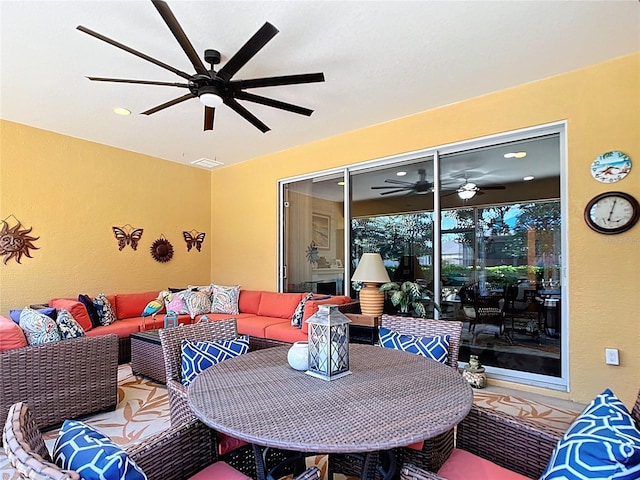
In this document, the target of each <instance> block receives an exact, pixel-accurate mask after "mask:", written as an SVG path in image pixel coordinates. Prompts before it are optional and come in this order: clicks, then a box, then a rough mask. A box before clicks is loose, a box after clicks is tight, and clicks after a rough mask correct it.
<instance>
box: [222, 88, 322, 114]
mask: <svg viewBox="0 0 640 480" xmlns="http://www.w3.org/2000/svg"><path fill="white" fill-rule="evenodd" d="M235 97H236V98H237V99H238V100H247V101H248V102H255V103H259V104H261V105H266V106H268V107H274V108H279V109H281V110H286V111H288V112H293V113H299V114H300V115H306V116H307V117H309V116H311V114H312V113H313V110H309V109H308V108H304V107H299V106H297V105H292V104H290V103H285V102H281V101H280V100H274V99H272V98H267V97H262V96H260V95H254V94H253V93H248V92H237V93H236V94H235Z"/></svg>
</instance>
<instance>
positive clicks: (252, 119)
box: [224, 98, 271, 133]
mask: <svg viewBox="0 0 640 480" xmlns="http://www.w3.org/2000/svg"><path fill="white" fill-rule="evenodd" d="M224 104H225V105H226V106H228V107H229V108H231V109H232V110H233V111H235V112H236V113H237V114H238V115H240V116H241V117H243V118H244V119H245V120H247V121H248V122H249V123H251V124H252V125H253V126H254V127H256V128H257V129H258V130H260V131H261V132H262V133H267V132H268V131H269V130H271V129H270V128H269V127H267V126H266V125H265V124H264V123H262V122H261V121H260V120H258V118H257V117H256V116H255V115H254V114H253V113H251V112H250V111H249V110H247V109H246V108H244V107H243V106H242V105H240V104H239V103H238V102H236V101H235V100H234V99H233V98H227V99H225V101H224Z"/></svg>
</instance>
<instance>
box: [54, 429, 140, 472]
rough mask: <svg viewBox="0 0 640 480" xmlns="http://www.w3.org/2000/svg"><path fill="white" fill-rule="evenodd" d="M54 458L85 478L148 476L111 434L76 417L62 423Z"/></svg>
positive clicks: (58, 463) (67, 468) (57, 462)
mask: <svg viewBox="0 0 640 480" xmlns="http://www.w3.org/2000/svg"><path fill="white" fill-rule="evenodd" d="M53 461H54V462H55V463H56V465H58V466H59V467H60V468H63V469H65V470H74V471H76V472H78V473H79V474H80V476H81V477H82V478H83V480H100V479H104V478H117V479H120V480H146V479H147V476H146V475H145V474H144V472H143V471H142V470H141V469H140V467H139V466H138V465H137V464H136V462H134V461H133V460H132V459H131V458H130V457H129V455H127V453H126V452H125V451H123V450H122V449H121V448H120V447H118V446H117V445H116V444H115V443H113V441H112V440H111V439H110V438H109V437H106V436H105V435H103V434H102V433H100V432H99V431H97V430H95V429H94V428H93V427H91V426H89V425H87V424H85V423H82V422H79V421H77V420H65V422H64V423H63V424H62V428H61V429H60V432H59V433H58V437H57V438H56V441H55V444H54V446H53Z"/></svg>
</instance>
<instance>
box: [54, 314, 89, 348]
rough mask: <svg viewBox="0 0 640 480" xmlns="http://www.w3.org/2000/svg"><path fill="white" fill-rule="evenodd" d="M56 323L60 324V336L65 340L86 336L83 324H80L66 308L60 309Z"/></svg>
mask: <svg viewBox="0 0 640 480" xmlns="http://www.w3.org/2000/svg"><path fill="white" fill-rule="evenodd" d="M56 323H57V324H58V330H60V336H61V337H62V338H63V339H64V340H68V339H70V338H78V337H84V329H83V328H82V326H80V324H79V323H78V322H77V321H76V319H75V318H73V316H72V315H71V314H70V313H69V312H68V311H67V310H65V309H64V308H61V309H60V310H59V311H58V318H56Z"/></svg>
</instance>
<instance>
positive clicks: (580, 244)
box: [0, 54, 640, 404]
mask: <svg viewBox="0 0 640 480" xmlns="http://www.w3.org/2000/svg"><path fill="white" fill-rule="evenodd" d="M560 120H566V121H567V125H568V135H567V138H568V166H567V179H568V186H569V218H567V219H565V221H566V225H567V228H568V233H569V248H568V252H567V254H568V259H569V291H568V299H569V307H570V317H569V324H570V328H569V332H568V334H569V342H570V372H569V374H570V393H569V395H568V397H569V398H571V399H573V400H575V401H578V402H585V401H588V400H589V399H590V398H592V397H593V396H594V395H595V394H596V393H597V392H599V391H601V390H602V389H603V388H604V387H605V386H608V387H611V388H612V389H613V390H614V391H615V392H616V393H617V394H618V395H619V396H620V397H621V398H622V400H623V401H625V402H626V403H627V404H630V403H631V402H632V400H633V399H634V398H635V394H636V392H637V389H638V387H639V386H640V348H638V347H639V346H640V322H639V321H638V320H639V319H640V295H638V293H637V290H638V287H637V285H638V280H639V278H640V275H639V273H638V272H639V271H640V248H639V247H640V226H637V227H636V228H635V229H633V230H631V231H629V232H627V233H625V234H622V235H618V236H615V237H605V236H602V235H598V234H596V233H593V232H592V231H590V230H589V229H588V228H587V227H586V226H585V224H584V222H583V220H582V213H583V209H584V206H585V205H586V203H587V202H588V200H589V199H591V198H592V197H593V196H594V195H596V194H598V193H601V192H603V191H606V190H608V189H612V187H610V186H609V187H608V186H606V185H603V184H599V183H597V182H595V181H594V180H593V179H592V178H591V175H590V173H589V165H590V164H591V162H592V160H593V159H594V158H595V157H596V156H597V155H599V154H600V153H603V152H606V151H609V150H613V149H617V150H622V151H624V152H626V153H627V154H628V155H630V156H631V158H632V160H633V161H635V167H634V169H632V172H631V174H630V175H629V176H628V177H627V178H625V179H624V180H623V181H621V182H620V183H618V184H616V185H614V186H613V188H616V189H620V190H623V191H626V192H629V193H632V194H634V195H635V196H636V197H637V198H640V54H634V55H631V56H627V57H623V58H619V59H615V60H612V61H610V62H606V63H603V64H599V65H594V66H592V67H589V68H586V69H582V70H579V71H575V72H571V73H568V74H564V75H560V76H556V77H552V78H549V79H545V80H542V81H539V82H535V83H531V84H527V85H523V86H520V87H517V88H513V89H509V90H504V91H501V92H498V93H495V94H491V95H487V96H483V97H480V98H475V99H471V100H468V101H465V102H460V103H457V104H453V105H449V106H446V107H442V108H439V109H434V110H431V111H428V112H424V113H421V114H417V115H413V116H411V117H406V118H403V119H399V120H394V121H390V122H388V123H384V124H380V125H375V126H372V127H369V128H366V129H362V130H358V131H354V132H348V133H345V134H343V135H339V136H336V137H333V138H329V139H325V140H322V141H318V142H314V143H310V144H307V145H303V146H300V147H298V148H294V149H291V150H288V151H285V152H279V153H276V154H272V155H268V156H265V157H261V158H257V159H254V160H252V161H248V162H245V163H242V164H239V165H236V166H230V167H225V168H221V169H219V170H214V171H213V172H212V173H208V172H206V171H204V170H200V169H196V168H192V167H187V166H183V165H178V164H175V163H172V162H165V161H161V160H159V159H156V158H152V157H148V156H144V155H140V154H135V153H132V152H127V151H123V150H119V149H115V148H112V147H108V146H104V145H99V144H95V143H91V142H86V141H83V140H78V139H75V138H71V137H66V136H62V135H58V134H55V133H52V132H46V131H42V130H38V129H34V128H31V127H27V126H24V125H18V124H15V123H11V122H6V121H1V122H0V142H1V143H0V219H4V218H6V217H8V216H9V215H11V214H13V215H15V216H16V217H17V218H19V219H20V220H21V221H22V223H23V225H24V226H27V227H31V226H32V227H33V235H35V236H39V237H40V238H39V240H37V241H36V242H35V245H36V246H37V247H39V250H35V251H34V252H33V257H34V258H33V259H29V258H24V257H23V260H22V264H21V265H18V264H17V263H15V261H13V260H11V261H9V262H8V264H7V265H4V264H3V263H0V314H5V315H6V314H7V311H8V309H9V308H19V307H22V306H23V305H24V304H29V303H36V302H40V301H46V300H48V299H49V298H51V297H54V296H75V295H77V294H78V293H81V292H82V293H88V294H91V295H93V294H96V293H99V292H101V291H104V292H105V293H117V292H123V291H127V292H134V291H145V290H151V289H153V290H156V289H158V290H159V289H162V288H166V287H168V286H183V285H185V284H188V283H194V284H202V283H208V282H209V281H213V282H217V283H222V284H240V285H242V286H243V287H244V288H261V289H269V290H273V289H275V287H276V283H277V272H276V241H277V231H276V220H277V218H276V216H277V188H276V181H277V180H278V179H280V178H285V177H289V176H294V175H298V174H303V173H308V172H313V171H318V170H323V169H327V168H331V167H337V166H343V165H348V164H354V163H358V162H362V161H367V160H372V159H376V158H381V157H385V156H389V155H395V154H398V153H403V152H408V151H414V150H419V149H424V148H431V147H436V146H438V145H443V144H447V143H453V142H459V141H462V140H466V139H470V138H476V137H482V136H485V135H490V134H495V133H499V132H505V131H511V130H515V129H519V128H525V127H529V126H532V125H540V124H546V123H550V122H555V121H560ZM9 220H11V219H9ZM126 223H129V224H131V225H133V226H135V227H143V228H144V229H145V233H144V235H143V238H142V240H141V242H140V247H139V249H138V251H137V252H133V250H131V249H130V247H126V248H125V249H124V250H123V251H122V252H119V251H118V249H117V246H116V241H115V239H114V237H113V234H112V232H111V226H113V225H116V226H122V225H124V224H126ZM191 229H196V230H198V231H201V232H206V233H207V237H206V240H205V243H204V245H203V250H202V253H200V254H198V253H196V252H195V251H193V250H192V251H191V252H189V253H187V252H186V248H185V244H184V242H183V240H182V233H181V232H182V231H183V230H191ZM161 234H164V235H165V236H166V237H167V238H168V239H169V240H170V241H171V242H172V243H173V245H174V248H175V255H174V258H173V260H172V261H171V262H169V263H166V264H160V263H157V262H155V261H154V260H153V259H152V258H151V257H150V255H149V250H148V249H149V246H150V244H151V242H152V241H153V240H154V239H156V238H158V237H159V236H160V235H161ZM1 260H2V259H0V261H1ZM605 347H615V348H619V349H620V360H621V365H620V366H619V367H612V366H607V365H605V364H604V348H605Z"/></svg>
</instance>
